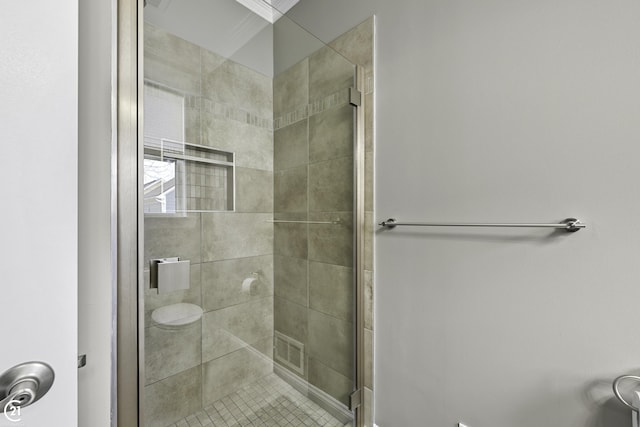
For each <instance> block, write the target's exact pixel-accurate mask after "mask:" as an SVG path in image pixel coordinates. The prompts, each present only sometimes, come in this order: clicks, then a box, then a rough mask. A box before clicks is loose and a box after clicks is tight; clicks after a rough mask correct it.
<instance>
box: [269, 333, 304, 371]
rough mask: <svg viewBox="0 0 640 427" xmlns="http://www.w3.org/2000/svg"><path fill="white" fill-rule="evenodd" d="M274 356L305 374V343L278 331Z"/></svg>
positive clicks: (294, 369)
mask: <svg viewBox="0 0 640 427" xmlns="http://www.w3.org/2000/svg"><path fill="white" fill-rule="evenodd" d="M274 341H275V342H274V357H275V359H276V361H277V362H280V364H282V365H284V366H286V367H287V368H289V369H291V370H292V371H294V372H297V373H299V374H300V375H304V344H302V343H301V342H300V341H296V340H294V339H293V338H291V337H288V336H286V335H284V334H281V333H280V332H278V331H276V333H275V338H274Z"/></svg>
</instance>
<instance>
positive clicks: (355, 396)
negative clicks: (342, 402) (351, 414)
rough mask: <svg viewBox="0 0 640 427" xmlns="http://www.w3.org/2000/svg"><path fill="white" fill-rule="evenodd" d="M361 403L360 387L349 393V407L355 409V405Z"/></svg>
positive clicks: (357, 405)
mask: <svg viewBox="0 0 640 427" xmlns="http://www.w3.org/2000/svg"><path fill="white" fill-rule="evenodd" d="M360 405H362V389H361V388H359V389H358V390H356V391H354V392H353V393H351V394H350V395H349V409H350V410H351V411H355V410H356V408H357V407H359V406H360Z"/></svg>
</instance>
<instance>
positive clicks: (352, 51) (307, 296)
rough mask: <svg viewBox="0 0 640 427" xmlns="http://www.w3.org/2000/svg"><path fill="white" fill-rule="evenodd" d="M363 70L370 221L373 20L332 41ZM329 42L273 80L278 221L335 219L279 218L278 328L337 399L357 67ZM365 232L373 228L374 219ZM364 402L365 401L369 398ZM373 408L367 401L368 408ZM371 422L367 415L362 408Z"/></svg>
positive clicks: (311, 377)
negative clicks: (301, 348) (298, 345)
mask: <svg viewBox="0 0 640 427" xmlns="http://www.w3.org/2000/svg"><path fill="white" fill-rule="evenodd" d="M331 46H332V47H333V48H334V49H336V50H337V51H338V52H340V53H341V55H343V56H344V57H346V58H348V59H349V60H350V61H353V62H354V63H357V64H359V65H362V66H363V67H365V74H366V75H367V78H368V79H369V80H370V82H369V84H367V85H366V86H367V91H366V93H365V113H366V117H367V120H366V123H365V125H366V130H365V141H366V158H365V167H366V183H365V207H366V210H367V215H366V218H367V221H368V222H371V221H373V212H372V211H373V200H372V199H373V197H372V196H373V188H372V187H373V179H372V176H373V144H372V141H373V139H372V131H373V128H372V126H373V121H372V111H373V108H372V107H373V104H372V101H373V98H372V97H373V93H372V88H373V85H372V83H371V81H372V79H373V19H370V20H367V21H366V22H364V23H362V24H361V25H359V26H358V27H356V28H355V29H353V30H352V31H350V32H348V33H346V34H345V35H343V36H341V37H340V38H338V39H337V40H336V41H334V42H333V43H331ZM341 55H338V54H337V53H336V51H334V50H333V49H331V48H329V47H325V48H322V49H320V50H319V51H317V52H316V53H314V54H313V55H311V56H310V57H308V58H306V59H304V60H302V61H300V62H299V63H298V64H296V65H294V66H293V67H291V68H289V69H288V70H286V71H284V72H283V73H281V74H279V75H278V76H276V78H275V79H274V123H275V129H276V130H275V134H274V185H275V189H274V209H275V215H276V218H279V219H298V220H304V219H307V220H312V221H313V220H317V221H335V220H339V221H340V223H339V224H337V225H325V224H310V225H301V224H276V226H275V228H274V232H275V236H274V253H275V261H274V293H275V312H274V319H275V329H276V331H279V332H281V333H283V334H285V335H288V336H290V337H292V338H294V339H296V340H298V341H301V342H302V343H303V344H305V349H306V351H305V372H304V374H303V375H302V376H303V377H304V378H306V379H307V380H308V381H309V382H310V383H311V384H313V385H315V386H316V387H319V388H320V389H321V390H323V391H325V392H326V393H328V394H330V395H331V396H333V397H334V398H336V399H338V400H340V401H341V402H343V403H345V404H346V403H347V402H348V395H349V394H350V392H351V391H352V390H353V387H354V381H353V378H354V366H353V338H354V337H353V332H354V327H353V316H354V287H353V283H354V281H353V278H354V271H353V249H354V247H353V199H354V194H353V188H354V185H353V152H354V150H353V141H354V135H353V107H351V106H350V105H349V104H348V98H347V97H346V96H345V95H346V94H348V92H347V88H349V87H351V86H353V84H354V83H353V75H354V72H353V66H352V65H351V63H350V62H349V61H346V60H345V59H344V57H343V56H341ZM366 232H367V233H369V234H371V233H372V232H373V228H372V224H369V225H368V226H367V227H366ZM366 246H367V247H366V248H365V257H366V259H365V267H366V268H367V271H365V275H364V277H365V295H366V303H365V326H366V332H365V346H366V352H367V355H366V358H365V359H366V361H365V369H366V375H365V385H366V387H367V390H366V393H365V398H369V399H368V402H370V401H371V399H370V397H371V393H372V390H373V370H372V352H373V342H372V341H373V338H372V337H373V334H372V331H373V315H372V312H373V309H372V308H373V272H372V265H373V262H372V255H373V249H372V238H371V235H369V236H367V237H366ZM365 400H366V399H365ZM369 408H370V405H369V406H368V407H367V410H369ZM367 419H369V420H370V419H371V416H370V413H367Z"/></svg>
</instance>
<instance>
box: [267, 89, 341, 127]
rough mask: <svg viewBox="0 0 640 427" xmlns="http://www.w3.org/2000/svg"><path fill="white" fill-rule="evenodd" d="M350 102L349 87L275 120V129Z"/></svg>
mask: <svg viewBox="0 0 640 427" xmlns="http://www.w3.org/2000/svg"><path fill="white" fill-rule="evenodd" d="M348 103H349V88H345V89H342V90H339V91H337V92H335V93H332V94H331V95H328V96H325V97H324V98H321V99H317V100H315V101H312V102H311V103H309V104H307V105H304V106H302V107H300V108H297V109H296V110H294V111H291V112H289V113H286V114H284V115H282V116H280V117H278V118H276V119H275V120H274V121H273V122H274V123H273V129H274V130H278V129H282V128H284V127H287V126H289V125H292V124H294V123H296V122H299V121H300V120H304V119H306V118H308V117H311V116H314V115H316V114H319V113H322V112H323V111H327V110H330V109H332V108H338V107H342V106H344V105H347V104H348Z"/></svg>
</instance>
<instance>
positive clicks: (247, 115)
mask: <svg viewBox="0 0 640 427" xmlns="http://www.w3.org/2000/svg"><path fill="white" fill-rule="evenodd" d="M189 103H191V101H189ZM201 112H202V113H206V114H211V115H213V116H214V117H219V118H222V119H227V120H233V121H236V122H240V123H244V124H247V125H250V126H255V127H259V128H263V129H267V130H273V121H272V120H271V119H267V118H264V117H260V116H258V115H257V114H254V113H251V112H250V111H247V110H244V109H242V108H239V107H236V106H233V105H228V104H223V103H221V102H216V101H212V100H210V99H206V98H202V111H201Z"/></svg>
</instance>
